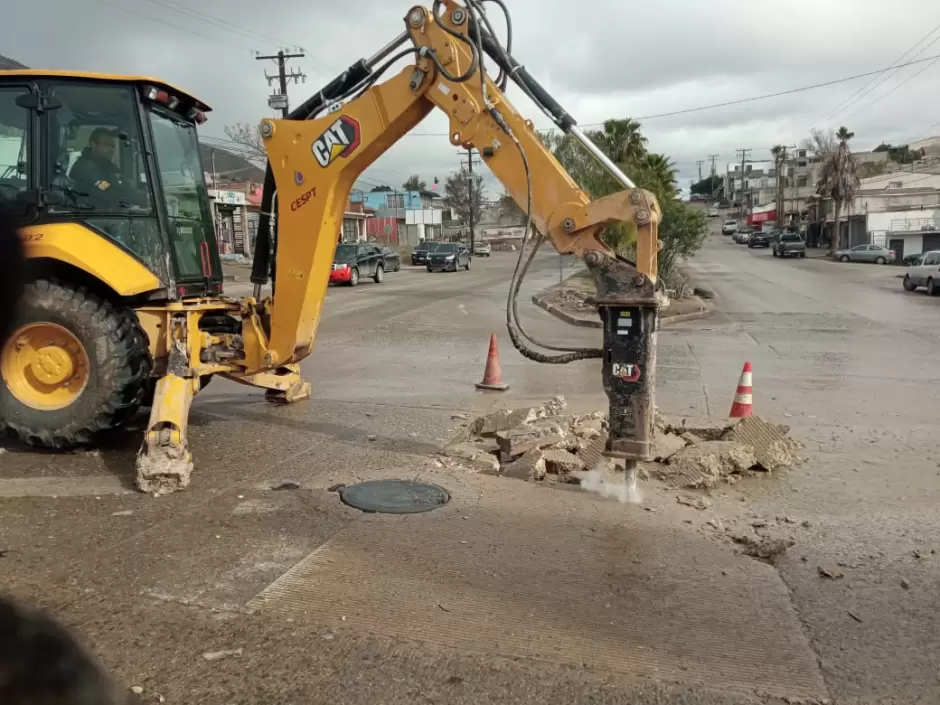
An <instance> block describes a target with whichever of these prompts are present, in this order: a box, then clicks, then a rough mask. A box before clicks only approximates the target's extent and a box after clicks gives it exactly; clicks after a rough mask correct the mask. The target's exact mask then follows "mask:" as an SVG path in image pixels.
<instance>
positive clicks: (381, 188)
mask: <svg viewBox="0 0 940 705" xmlns="http://www.w3.org/2000/svg"><path fill="white" fill-rule="evenodd" d="M394 190H395V189H393V188H392V187H391V186H386V185H385V184H382V185H380V186H373V187H372V188H370V189H369V193H384V192H386V191H394Z"/></svg>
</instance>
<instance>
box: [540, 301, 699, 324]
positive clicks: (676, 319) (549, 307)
mask: <svg viewBox="0 0 940 705" xmlns="http://www.w3.org/2000/svg"><path fill="white" fill-rule="evenodd" d="M700 302H701V305H702V307H701V308H700V309H699V310H698V311H690V312H688V313H677V314H676V315H675V316H661V317H660V319H659V325H660V326H665V325H671V324H673V323H682V322H684V321H694V320H697V319H699V318H705V317H706V316H710V315H711V313H712V308H711V307H710V306H709V305H708V304H707V303H705V302H704V301H701V300H700ZM532 303H534V304H535V305H536V306H538V307H539V308H541V309H544V310H545V311H548V313H550V314H552V315H553V316H555V317H556V318H560V319H561V320H563V321H564V322H565V323H570V324H571V325H573V326H582V327H585V328H601V327H602V324H601V322H600V321H599V320H596V319H594V318H587V317H585V316H577V315H575V314H573V313H568V312H567V311H563V310H561V309H560V308H558V307H557V306H555V305H553V304H550V303H549V302H548V301H546V300H545V299H544V298H543V297H542V296H541V295H540V294H534V295H533V296H532Z"/></svg>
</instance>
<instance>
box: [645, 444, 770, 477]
mask: <svg viewBox="0 0 940 705" xmlns="http://www.w3.org/2000/svg"><path fill="white" fill-rule="evenodd" d="M756 464H757V458H756V457H755V456H754V450H753V448H751V447H750V446H746V445H740V444H737V443H733V442H731V441H705V442H703V443H700V444H699V445H697V446H686V447H685V448H683V449H682V450H680V451H679V452H678V453H676V454H675V455H673V456H672V457H671V458H670V459H669V463H668V464H666V465H660V466H659V467H658V468H657V470H656V476H657V477H658V478H659V479H660V480H662V481H663V482H665V483H666V484H667V485H669V486H671V487H688V488H703V487H714V486H715V485H716V484H718V482H720V481H721V480H722V479H723V478H725V477H728V476H729V475H733V474H735V473H741V472H744V471H745V470H748V469H749V468H751V467H753V466H754V465H756Z"/></svg>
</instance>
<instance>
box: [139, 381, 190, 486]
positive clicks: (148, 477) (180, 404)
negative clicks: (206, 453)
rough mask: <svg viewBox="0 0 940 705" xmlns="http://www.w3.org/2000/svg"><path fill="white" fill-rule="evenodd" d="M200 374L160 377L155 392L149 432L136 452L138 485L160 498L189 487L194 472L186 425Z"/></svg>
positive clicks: (148, 426) (148, 427)
mask: <svg viewBox="0 0 940 705" xmlns="http://www.w3.org/2000/svg"><path fill="white" fill-rule="evenodd" d="M198 385H199V378H198V377H180V376H178V375H175V374H173V373H169V374H167V375H166V376H165V377H161V378H160V379H159V381H158V382H157V388H156V391H155V392H154V398H153V407H152V408H151V411H150V423H149V424H148V425H147V435H146V437H145V438H144V443H143V445H142V446H141V448H140V452H139V453H138V454H137V488H138V489H139V490H140V491H141V492H146V493H148V494H151V495H153V496H154V497H159V496H161V495H165V494H169V493H171V492H176V491H178V490H183V489H186V487H187V486H189V479H190V476H191V475H192V472H193V458H192V455H190V452H189V443H188V441H187V436H186V432H187V427H188V425H189V409H190V407H191V406H192V403H193V397H195V395H196V392H197V391H198V390H197V389H196V387H197V386H198Z"/></svg>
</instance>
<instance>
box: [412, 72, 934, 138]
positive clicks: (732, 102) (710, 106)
mask: <svg viewBox="0 0 940 705" xmlns="http://www.w3.org/2000/svg"><path fill="white" fill-rule="evenodd" d="M935 59H940V54H935V55H933V56H926V57H924V58H922V59H913V60H911V61H908V62H907V63H904V64H900V65H898V66H896V67H893V66H889V67H887V68H883V69H877V70H875V71H866V72H865V73H858V74H855V75H854V76H845V77H843V78H836V79H833V80H831V81H824V82H822V83H814V84H812V85H809V86H800V87H799V88H790V89H788V90H785V91H778V92H776V93H764V94H762V95H755V96H751V97H749V98H738V99H736V100H727V101H724V102H721V103H711V104H708V105H699V106H697V107H694V108H684V109H682V110H672V111H670V112H666V113H654V114H652V115H640V116H639V117H635V118H633V119H634V120H636V121H638V122H639V121H642V120H658V119H660V118H665V117H672V116H674V115H688V114H689V113H698V112H702V111H704V110H715V109H716V108H726V107H728V106H731V105H741V104H743V103H753V102H756V101H759V100H768V99H770V98H779V97H781V96H785V95H793V94H794V93H803V92H805V91H812V90H815V89H817V88H826V87H827V86H835V85H838V84H840V83H848V82H849V81H855V80H857V79H859V78H866V77H868V76H875V75H878V74H882V73H884V72H885V71H890V70H891V69H892V68H904V67H906V66H914V65H916V64H923V63H926V62H928V61H933V60H935ZM603 125H604V123H603V122H595V123H586V124H583V125H580V127H602V126H603ZM540 131H541V132H555V131H557V128H553V127H549V128H545V129H543V130H540ZM408 136H409V137H448V136H449V135H448V133H446V132H412V133H409V134H408Z"/></svg>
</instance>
